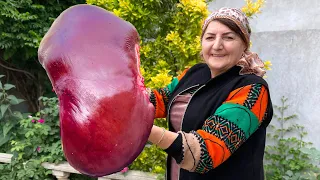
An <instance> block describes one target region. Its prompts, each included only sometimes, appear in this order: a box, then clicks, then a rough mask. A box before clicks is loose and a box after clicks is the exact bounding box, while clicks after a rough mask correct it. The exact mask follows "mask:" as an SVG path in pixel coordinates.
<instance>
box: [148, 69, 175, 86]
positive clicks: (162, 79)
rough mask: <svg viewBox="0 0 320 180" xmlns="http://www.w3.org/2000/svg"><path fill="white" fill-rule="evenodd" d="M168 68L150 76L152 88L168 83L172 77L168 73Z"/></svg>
mask: <svg viewBox="0 0 320 180" xmlns="http://www.w3.org/2000/svg"><path fill="white" fill-rule="evenodd" d="M168 72H169V71H168V70H163V71H160V72H159V73H158V74H157V75H156V76H155V77H151V82H152V84H153V87H152V88H160V87H164V86H166V85H168V84H169V83H170V82H171V80H172V77H171V76H169V75H168Z"/></svg>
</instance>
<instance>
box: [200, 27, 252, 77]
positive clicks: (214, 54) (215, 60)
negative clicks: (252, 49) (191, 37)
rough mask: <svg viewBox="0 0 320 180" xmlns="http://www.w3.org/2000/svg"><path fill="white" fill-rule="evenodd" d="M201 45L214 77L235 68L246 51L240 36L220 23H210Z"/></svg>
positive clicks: (204, 57)
mask: <svg viewBox="0 0 320 180" xmlns="http://www.w3.org/2000/svg"><path fill="white" fill-rule="evenodd" d="M201 45H202V55H203V59H204V60H205V62H206V63H207V65H208V66H209V68H210V70H211V75H212V77H215V76H217V75H219V74H221V73H223V72H225V71H227V70H228V69H230V68H232V67H233V66H235V65H236V64H237V62H238V61H239V60H240V58H241V56H242V54H243V52H244V50H245V49H246V46H245V44H244V42H243V41H242V39H241V38H240V36H239V35H238V34H236V33H235V32H233V31H232V30H231V29H229V28H228V27H227V26H225V25H224V24H222V23H220V22H218V21H212V22H210V23H209V25H208V27H207V29H206V30H205V32H204V35H203V37H202V44H201Z"/></svg>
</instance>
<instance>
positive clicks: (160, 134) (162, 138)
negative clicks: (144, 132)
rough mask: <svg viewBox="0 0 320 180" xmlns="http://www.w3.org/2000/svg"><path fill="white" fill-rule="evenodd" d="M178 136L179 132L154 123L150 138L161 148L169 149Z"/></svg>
mask: <svg viewBox="0 0 320 180" xmlns="http://www.w3.org/2000/svg"><path fill="white" fill-rule="evenodd" d="M177 137H178V133H174V132H171V131H167V130H165V129H164V128H161V127H158V126H155V125H153V126H152V129H151V133H150V136H149V139H148V140H149V141H150V142H151V143H152V144H155V145H156V146H158V147H160V148H161V149H167V148H168V147H169V146H170V145H171V144H172V143H173V141H174V140H175V139H176V138H177Z"/></svg>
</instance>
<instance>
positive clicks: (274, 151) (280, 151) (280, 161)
mask: <svg viewBox="0 0 320 180" xmlns="http://www.w3.org/2000/svg"><path fill="white" fill-rule="evenodd" d="M281 102H282V104H281V106H274V107H275V110H277V114H275V115H274V120H276V121H277V122H278V123H279V127H278V126H277V127H276V126H274V125H270V131H271V132H270V133H268V139H269V140H271V143H274V144H272V145H268V146H266V151H265V175H266V179H272V180H283V179H290V180H298V179H301V180H302V179H316V178H317V176H318V179H319V178H320V175H319V173H320V169H319V161H317V162H313V161H314V159H316V158H315V157H316V156H318V159H320V155H319V153H320V152H319V151H318V150H316V149H315V148H310V147H311V145H312V143H310V142H305V141H303V138H304V137H305V136H306V135H307V132H306V131H305V130H304V127H303V126H301V125H299V124H292V123H290V121H292V120H294V119H295V118H296V117H297V115H295V114H293V115H286V110H287V109H288V108H289V105H287V98H285V97H282V98H281ZM313 156H314V157H313ZM312 158H313V159H312ZM316 163H317V164H316ZM317 165H318V166H317Z"/></svg>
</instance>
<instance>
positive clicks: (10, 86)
mask: <svg viewBox="0 0 320 180" xmlns="http://www.w3.org/2000/svg"><path fill="white" fill-rule="evenodd" d="M15 87H16V86H15V85H12V84H5V85H4V90H10V89H12V88H15Z"/></svg>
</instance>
